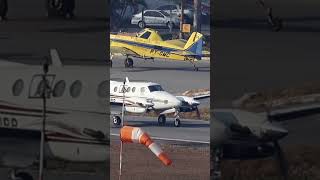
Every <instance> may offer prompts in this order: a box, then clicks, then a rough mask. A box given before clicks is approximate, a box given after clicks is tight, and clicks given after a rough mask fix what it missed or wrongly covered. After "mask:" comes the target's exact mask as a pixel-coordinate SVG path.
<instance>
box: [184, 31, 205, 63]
mask: <svg viewBox="0 0 320 180" xmlns="http://www.w3.org/2000/svg"><path fill="white" fill-rule="evenodd" d="M202 46H203V35H202V34H201V33H198V32H193V33H192V34H191V36H190V37H189V39H188V41H187V43H186V45H185V46H184V50H186V51H189V52H191V53H192V54H193V55H194V56H200V57H201V56H202Z"/></svg>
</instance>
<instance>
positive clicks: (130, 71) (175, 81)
mask: <svg viewBox="0 0 320 180" xmlns="http://www.w3.org/2000/svg"><path fill="white" fill-rule="evenodd" d="M124 59H125V57H121V56H120V57H115V58H114V59H113V61H112V62H113V66H112V68H110V78H111V79H113V80H117V81H123V79H124V78H125V77H128V78H129V80H130V79H131V80H132V81H147V82H155V83H159V84H161V85H162V87H163V88H164V89H165V90H167V91H169V92H170V93H172V94H179V93H183V92H185V91H187V90H190V89H202V88H210V61H207V60H202V61H198V62H197V67H199V71H194V70H193V65H192V64H191V63H190V62H188V61H179V62H178V61H172V60H163V59H155V60H154V61H153V60H143V59H137V58H134V59H133V61H134V67H133V68H125V67H124Z"/></svg>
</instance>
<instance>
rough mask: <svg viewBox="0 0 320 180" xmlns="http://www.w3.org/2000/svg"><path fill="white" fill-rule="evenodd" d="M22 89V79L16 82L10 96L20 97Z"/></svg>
mask: <svg viewBox="0 0 320 180" xmlns="http://www.w3.org/2000/svg"><path fill="white" fill-rule="evenodd" d="M23 87H24V83H23V80H22V79H18V80H16V82H14V84H13V86H12V94H13V95H14V96H20V94H21V93H22V90H23Z"/></svg>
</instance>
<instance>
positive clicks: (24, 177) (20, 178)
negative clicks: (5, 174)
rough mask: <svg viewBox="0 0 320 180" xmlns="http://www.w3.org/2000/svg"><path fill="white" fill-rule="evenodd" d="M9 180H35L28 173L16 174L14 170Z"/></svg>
mask: <svg viewBox="0 0 320 180" xmlns="http://www.w3.org/2000/svg"><path fill="white" fill-rule="evenodd" d="M9 179H11V180H33V177H32V176H31V175H30V174H29V173H26V172H16V170H12V171H11V172H10V175H9Z"/></svg>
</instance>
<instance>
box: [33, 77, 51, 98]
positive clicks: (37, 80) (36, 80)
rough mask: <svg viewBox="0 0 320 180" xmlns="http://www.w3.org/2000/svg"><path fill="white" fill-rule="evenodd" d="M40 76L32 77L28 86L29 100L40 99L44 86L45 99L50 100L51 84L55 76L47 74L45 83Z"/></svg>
mask: <svg viewBox="0 0 320 180" xmlns="http://www.w3.org/2000/svg"><path fill="white" fill-rule="evenodd" d="M42 76H43V75H42V74H36V75H34V76H33V77H32V80H31V83H30V86H29V98H42V93H43V90H44V88H45V85H46V97H47V98H50V94H51V90H52V86H53V82H54V79H55V75H53V74H48V75H46V81H47V83H45V81H44V80H43V78H42Z"/></svg>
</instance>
